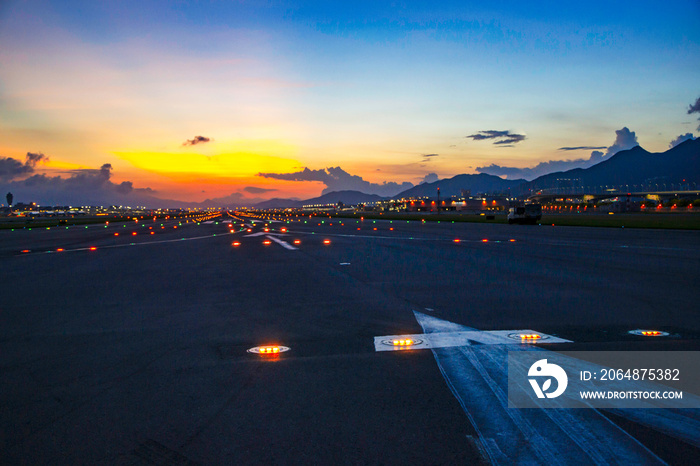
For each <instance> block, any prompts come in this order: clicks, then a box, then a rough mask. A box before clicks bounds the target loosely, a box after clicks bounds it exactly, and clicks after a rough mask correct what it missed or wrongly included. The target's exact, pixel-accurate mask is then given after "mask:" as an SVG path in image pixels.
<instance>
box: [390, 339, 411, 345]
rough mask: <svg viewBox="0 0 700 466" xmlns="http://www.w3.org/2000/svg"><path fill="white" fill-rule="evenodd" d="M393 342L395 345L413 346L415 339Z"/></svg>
mask: <svg viewBox="0 0 700 466" xmlns="http://www.w3.org/2000/svg"><path fill="white" fill-rule="evenodd" d="M391 343H392V344H393V345H394V346H411V345H413V340H411V339H402V340H392V342H391Z"/></svg>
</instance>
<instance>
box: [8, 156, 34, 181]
mask: <svg viewBox="0 0 700 466" xmlns="http://www.w3.org/2000/svg"><path fill="white" fill-rule="evenodd" d="M33 171H34V168H33V167H31V166H28V165H26V164H23V163H22V162H20V161H19V160H17V159H13V158H12V157H2V158H0V180H12V179H14V178H17V177H19V176H22V175H26V174H29V173H32V172H33Z"/></svg>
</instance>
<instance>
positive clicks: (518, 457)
mask: <svg viewBox="0 0 700 466" xmlns="http://www.w3.org/2000/svg"><path fill="white" fill-rule="evenodd" d="M414 315H415V317H416V320H417V321H418V323H419V324H420V326H421V327H422V328H423V332H424V333H423V334H420V335H416V338H421V339H425V340H427V341H431V342H433V341H437V342H441V341H442V342H444V343H447V342H449V341H451V342H452V343H458V342H459V341H462V345H461V346H441V347H432V348H430V349H431V351H432V352H433V356H434V357H435V361H436V362H437V365H438V368H439V369H440V372H441V373H442V375H443V377H444V379H445V382H446V383H447V386H448V387H449V388H450V391H451V392H452V394H453V395H454V397H455V398H456V399H457V401H458V402H459V404H460V405H461V406H462V409H463V410H464V413H465V414H466V416H467V418H468V419H469V422H470V423H471V425H472V426H473V427H474V430H475V431H476V433H477V436H478V440H477V441H478V444H479V445H478V447H479V450H480V451H482V452H483V455H484V456H485V458H484V459H485V460H486V461H488V462H490V463H491V464H507V465H512V464H514V463H515V464H573V463H575V464H664V462H663V461H662V460H661V459H660V458H659V457H658V456H656V455H655V454H654V453H653V452H651V451H650V450H649V449H648V448H647V447H646V446H644V445H643V444H641V443H640V442H639V441H638V440H637V439H635V438H634V437H632V436H631V435H630V434H628V433H627V432H626V431H624V430H622V429H621V428H619V427H618V426H617V425H615V424H614V423H612V422H611V421H610V420H609V419H608V418H607V417H605V416H604V415H602V414H601V413H600V412H599V411H598V410H595V409H578V410H571V409H515V408H508V401H507V391H508V352H509V351H511V350H512V351H542V352H543V353H544V352H546V351H547V350H545V349H543V348H539V347H537V346H536V345H529V344H525V345H517V346H513V343H514V341H513V334H516V333H517V334H519V333H520V332H521V331H520V330H515V331H513V330H501V331H493V332H480V331H479V330H477V329H474V328H470V327H466V326H463V325H459V324H455V323H454V322H449V321H446V320H443V319H438V318H436V317H433V316H429V315H427V314H423V313H420V312H416V311H414ZM522 332H524V334H531V333H536V332H531V331H530V330H524V331H522ZM479 333H482V334H485V335H483V336H481V337H480V336H478V335H477V334H479ZM441 335H442V336H441ZM541 335H544V334H541ZM548 336H549V337H551V338H553V339H555V338H556V339H557V340H561V339H558V338H557V337H554V336H551V335H548ZM465 340H466V341H465ZM508 340H510V341H508ZM545 341H546V340H545ZM485 342H486V343H485ZM489 342H500V343H496V344H493V343H489ZM474 343H476V344H474ZM479 343H481V344H479ZM484 343H485V344H484ZM515 343H517V340H516V341H515ZM382 345H384V346H387V345H385V344H383V343H382ZM632 411H636V410H632ZM647 421H649V419H647ZM652 422H653V421H652ZM475 440H476V439H475Z"/></svg>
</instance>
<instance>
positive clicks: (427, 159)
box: [422, 154, 440, 162]
mask: <svg viewBox="0 0 700 466" xmlns="http://www.w3.org/2000/svg"><path fill="white" fill-rule="evenodd" d="M439 155H440V154H423V155H422V157H423V162H428V161H429V160H430V159H431V158H433V157H437V156H439Z"/></svg>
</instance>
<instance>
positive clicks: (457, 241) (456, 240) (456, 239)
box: [453, 238, 461, 243]
mask: <svg viewBox="0 0 700 466" xmlns="http://www.w3.org/2000/svg"><path fill="white" fill-rule="evenodd" d="M453 241H454V242H455V243H459V242H460V241H461V240H460V239H459V238H455V239H454V240H453Z"/></svg>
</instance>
